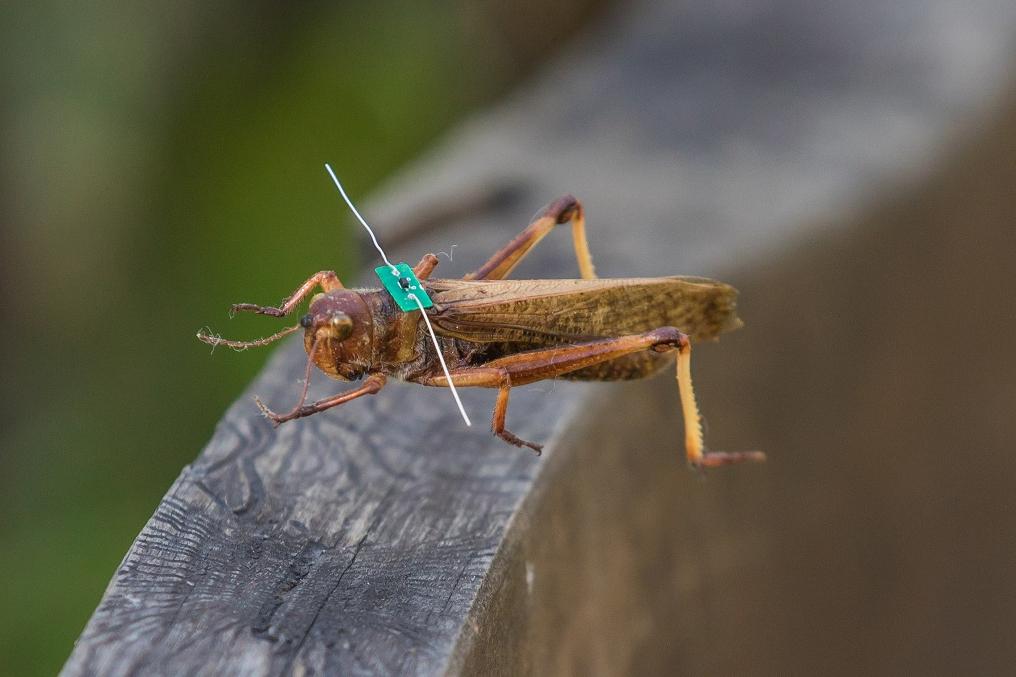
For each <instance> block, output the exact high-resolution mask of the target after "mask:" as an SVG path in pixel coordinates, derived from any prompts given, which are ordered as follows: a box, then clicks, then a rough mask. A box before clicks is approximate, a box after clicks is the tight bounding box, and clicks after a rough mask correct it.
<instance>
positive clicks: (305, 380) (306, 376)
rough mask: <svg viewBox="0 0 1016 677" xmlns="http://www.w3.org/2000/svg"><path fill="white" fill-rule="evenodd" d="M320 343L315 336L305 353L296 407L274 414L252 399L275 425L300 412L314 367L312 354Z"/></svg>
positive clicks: (263, 404) (256, 398) (260, 402)
mask: <svg viewBox="0 0 1016 677" xmlns="http://www.w3.org/2000/svg"><path fill="white" fill-rule="evenodd" d="M320 342H321V339H319V338H318V337H316V336H315V337H314V343H312V344H311V346H310V350H309V351H307V367H306V368H305V369H304V371H303V391H302V392H301V393H300V401H299V402H297V403H296V406H295V407H293V409H292V410H291V411H289V412H288V413H285V414H282V415H279V414H276V413H275V412H273V411H272V410H271V409H269V408H268V407H267V406H265V403H264V402H262V401H261V398H260V397H257V396H255V397H254V401H255V402H256V403H257V405H258V408H259V409H261V413H263V414H264V415H265V416H267V417H268V418H270V419H272V420H273V421H276V425H278V424H279V422H280V421H277V420H276V419H283V420H285V419H288V418H292V417H293V416H295V415H296V413H297V412H298V411H300V409H301V408H302V407H303V404H304V402H306V401H307V391H309V390H310V375H311V370H312V368H313V366H314V354H315V353H317V348H318V344H319V343H320Z"/></svg>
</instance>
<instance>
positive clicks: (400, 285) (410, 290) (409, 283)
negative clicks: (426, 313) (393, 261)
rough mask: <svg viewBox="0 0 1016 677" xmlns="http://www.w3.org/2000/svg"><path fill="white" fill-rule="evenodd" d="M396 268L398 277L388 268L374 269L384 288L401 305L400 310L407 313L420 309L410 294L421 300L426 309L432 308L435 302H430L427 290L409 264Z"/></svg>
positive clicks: (401, 264)
mask: <svg viewBox="0 0 1016 677" xmlns="http://www.w3.org/2000/svg"><path fill="white" fill-rule="evenodd" d="M395 267H396V268H398V270H399V274H398V275H396V274H395V271H393V270H392V269H391V268H389V267H388V266H378V267H377V268H375V269H374V272H375V273H377V276H378V278H379V279H380V280H381V284H383V285H384V288H385V289H387V290H388V293H389V294H391V295H392V298H393V299H395V303H397V304H399V308H401V309H402V310H404V311H406V312H409V311H410V310H419V309H420V306H418V305H416V301H414V300H413V299H411V298H409V295H410V294H413V295H414V296H415V297H416V298H418V299H420V305H422V306H423V307H424V308H430V307H431V306H432V305H434V302H433V301H431V300H430V297H429V296H428V295H427V292H426V290H424V288H423V285H422V284H420V281H419V280H417V279H416V274H415V273H414V272H413V269H412V268H410V267H409V264H408V263H405V262H403V263H400V264H398V265H397V266H395Z"/></svg>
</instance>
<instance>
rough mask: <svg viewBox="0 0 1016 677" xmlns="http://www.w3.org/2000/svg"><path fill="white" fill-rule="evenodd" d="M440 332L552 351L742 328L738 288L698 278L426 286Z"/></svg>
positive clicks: (440, 282) (433, 283)
mask: <svg viewBox="0 0 1016 677" xmlns="http://www.w3.org/2000/svg"><path fill="white" fill-rule="evenodd" d="M424 284H425V286H426V287H427V289H428V291H429V293H430V295H431V298H432V299H433V301H434V308H433V310H432V311H431V312H430V313H429V314H430V317H431V321H432V322H433V323H434V327H435V329H436V330H437V332H438V333H439V334H442V335H444V336H449V337H454V338H461V339H465V340H468V341H474V342H478V343H495V342H510V343H527V344H532V345H551V344H561V343H571V342H576V341H582V340H588V339H590V338H597V337H605V336H621V335H624V334H635V333H639V332H643V331H649V330H650V329H655V328H657V327H677V328H678V329H680V330H681V331H683V332H685V333H686V334H688V335H689V336H691V337H692V339H695V340H703V339H713V338H716V337H717V336H719V334H721V333H722V332H725V331H730V330H732V329H736V328H738V327H740V326H741V320H740V319H738V317H737V313H736V308H735V301H736V297H737V290H736V289H734V288H733V287H731V286H730V285H728V284H724V283H723V282H717V281H715V280H709V279H706V278H700V277H659V278H627V279H598V280H430V281H428V282H426V283H424Z"/></svg>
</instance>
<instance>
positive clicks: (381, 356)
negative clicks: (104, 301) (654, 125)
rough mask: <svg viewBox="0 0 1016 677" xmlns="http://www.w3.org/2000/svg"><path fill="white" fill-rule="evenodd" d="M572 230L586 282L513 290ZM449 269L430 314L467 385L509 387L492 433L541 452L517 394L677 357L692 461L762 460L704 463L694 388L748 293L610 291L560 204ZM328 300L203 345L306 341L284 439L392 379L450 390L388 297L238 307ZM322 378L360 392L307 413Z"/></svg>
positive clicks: (270, 311)
mask: <svg viewBox="0 0 1016 677" xmlns="http://www.w3.org/2000/svg"><path fill="white" fill-rule="evenodd" d="M566 223H571V227H572V239H573V243H574V248H575V256H576V258H577V259H578V265H579V271H580V274H581V277H582V279H579V280H509V279H506V278H507V277H508V275H509V274H510V273H511V272H512V270H513V269H514V268H515V267H516V266H517V265H518V263H519V262H520V261H521V260H522V259H523V258H524V257H525V256H526V254H527V253H528V252H529V251H530V250H531V249H532V248H533V247H534V246H535V245H536V244H537V243H538V242H540V241H541V240H542V239H543V238H544V237H545V236H546V235H547V234H548V233H550V232H551V231H552V230H554V228H555V226H557V225H562V224H566ZM437 265H438V259H437V257H436V256H434V255H433V254H427V255H426V256H424V257H423V259H421V261H420V262H419V263H418V264H417V265H416V266H415V267H414V268H413V272H414V273H415V274H416V277H417V278H418V279H419V280H420V281H421V283H422V285H423V287H424V289H425V290H426V291H427V293H428V295H429V296H430V297H431V299H432V300H433V302H434V305H433V306H432V307H431V308H429V309H428V310H426V311H423V312H426V313H427V314H428V317H429V319H430V323H431V324H432V325H433V327H434V331H435V333H436V336H437V342H438V344H439V345H440V346H441V352H442V355H443V357H444V358H445V362H446V363H447V365H448V369H449V373H450V375H451V377H452V380H453V382H454V385H455V386H458V387H480V388H497V400H496V403H495V405H494V412H493V416H492V419H491V429H492V430H493V433H494V434H495V435H496V436H497V437H499V438H501V439H502V440H504V441H506V442H508V443H509V444H513V445H515V446H519V447H529V448H530V449H532V450H533V451H535V452H536V453H540V451H541V449H542V446H541V445H539V444H536V443H534V442H529V441H526V440H523V439H521V438H519V437H518V436H517V435H515V434H514V433H512V432H511V431H509V430H508V429H507V428H506V427H505V420H506V416H507V412H508V397H509V394H510V392H511V389H512V387H514V386H520V385H525V384H527V383H533V382H535V381H541V380H544V379H553V378H563V379H569V380H579V381H617V380H629V379H637V378H644V377H647V376H650V375H652V374H655V373H656V372H658V371H660V370H661V369H663V368H665V367H666V366H667V365H668V364H670V363H671V362H672V361H675V360H673V358H674V356H675V354H676V357H677V359H676V361H675V362H676V372H677V382H678V391H679V393H680V397H681V409H682V413H683V417H684V430H685V453H686V456H687V459H688V462H689V463H690V464H691V465H692V466H694V467H699V468H701V467H711V466H720V465H726V464H731V463H738V462H742V461H762V460H764V459H765V455H764V454H763V453H762V452H758V451H748V452H706V451H705V450H704V446H703V440H702V428H701V424H700V417H699V411H698V406H697V404H696V402H695V394H694V390H693V389H692V381H691V341H692V339H694V340H696V341H699V340H709V339H715V338H717V337H718V336H719V335H720V334H722V333H723V332H727V331H731V330H733V329H737V328H738V327H740V326H741V324H742V323H741V320H740V319H738V317H737V314H736V309H735V299H736V296H737V290H735V289H734V288H733V287H731V286H730V285H728V284H724V283H722V282H717V281H714V280H709V279H706V278H700V277H659V278H627V279H600V278H597V277H596V274H595V272H594V269H593V261H592V256H591V255H590V253H589V246H588V243H587V241H586V229H585V219H584V215H583V209H582V205H581V204H580V203H579V201H578V200H576V199H575V198H574V197H572V196H570V195H566V196H564V197H561V198H558V199H557V200H555V201H553V202H552V203H550V204H549V205H547V206H546V207H545V208H544V209H542V210H541V211H540V212H539V213H538V214H537V216H536V217H535V218H534V219H533V221H532V222H531V223H530V224H529V226H528V227H526V228H525V229H524V230H523V231H522V232H521V233H520V234H519V235H518V236H517V237H515V238H514V239H513V240H511V241H510V242H508V243H507V244H506V245H505V246H504V247H503V248H502V249H500V250H499V251H498V252H496V253H495V254H494V255H493V256H491V257H490V259H488V260H487V262H486V263H484V264H483V265H482V266H480V267H479V268H478V269H476V270H475V271H474V272H472V273H469V274H468V275H466V276H465V277H463V278H462V279H455V280H452V279H431V273H432V272H433V271H434V269H435V268H436V267H437ZM318 287H320V289H321V292H319V293H317V294H315V295H314V296H313V297H312V298H311V301H310V307H309V309H308V310H309V312H308V313H307V314H305V315H303V316H302V317H301V318H300V321H299V323H298V324H297V325H295V326H293V327H289V328H287V329H284V330H282V331H280V332H278V333H277V334H274V335H272V336H269V337H267V338H264V339H259V340H257V341H230V340H226V339H222V338H219V337H216V336H212V335H210V334H207V333H204V332H202V333H199V334H198V338H199V339H201V340H202V341H205V342H206V343H209V344H212V345H227V346H229V347H232V348H236V349H246V348H250V347H254V346H261V345H266V344H268V343H271V342H273V341H276V340H278V339H280V338H282V337H283V336H286V335H288V334H291V333H294V332H297V331H300V330H301V329H302V330H303V332H304V346H305V348H306V350H307V354H308V359H307V367H306V376H305V379H304V387H303V393H302V395H301V397H300V400H299V402H298V403H297V405H296V406H295V407H294V408H293V409H292V410H290V411H288V412H286V413H281V414H280V413H276V412H274V411H272V410H271V409H269V408H268V407H267V406H265V404H264V403H262V402H261V400H260V399H258V398H255V400H256V402H257V405H258V406H259V407H260V408H261V411H262V412H263V413H264V415H265V416H266V417H267V418H268V419H269V420H270V421H271V422H272V423H273V424H274V425H276V426H278V425H280V424H282V423H284V422H286V421H290V420H292V419H296V418H301V417H304V416H310V415H312V414H316V413H318V412H322V411H324V410H326V409H331V408H332V407H336V406H338V405H340V404H344V403H346V402H349V401H351V400H355V399H356V398H358V397H362V396H364V395H373V394H375V393H377V392H378V391H380V390H381V389H382V388H383V387H384V385H385V383H386V381H387V380H388V379H389V378H396V379H400V380H403V381H408V382H411V383H419V384H421V385H425V386H436V387H448V385H449V383H448V378H447V377H446V376H445V374H444V372H443V371H442V370H441V369H440V368H439V366H438V362H439V361H438V358H437V354H436V349H435V347H434V345H433V344H432V343H431V342H430V341H429V340H428V339H429V336H428V335H427V333H426V329H425V327H424V326H423V323H422V322H421V319H422V318H421V316H420V314H419V313H417V312H402V311H401V310H399V308H398V307H397V306H396V304H395V302H394V300H393V299H392V297H391V295H390V294H389V293H388V292H387V291H385V290H382V289H347V288H346V287H344V286H343V284H342V282H340V281H339V278H338V276H337V275H336V274H335V273H334V272H333V271H330V270H326V271H321V272H319V273H316V274H314V275H312V276H311V277H310V278H309V279H308V280H307V281H306V282H304V283H303V284H302V285H300V287H299V288H298V289H297V290H296V291H295V292H293V294H292V295H290V296H289V298H287V299H286V300H285V301H283V303H282V304H281V305H280V306H279V307H273V306H260V305H256V304H252V303H238V304H235V305H233V306H232V311H233V312H238V311H247V312H253V313H257V314H259V315H269V316H272V317H285V316H287V315H289V314H291V313H292V312H293V311H295V310H296V309H297V307H298V306H299V305H300V303H301V302H302V301H303V300H304V299H305V298H306V297H307V296H308V295H310V294H311V293H313V292H314V291H315V289H317V288H318ZM312 365H317V367H318V369H320V370H321V371H323V372H324V373H325V374H327V375H328V376H330V377H332V378H334V379H337V380H340V381H358V380H361V379H363V383H362V385H360V387H358V388H356V389H354V390H350V391H347V392H343V393H340V394H337V395H333V396H331V397H327V398H325V399H322V400H319V401H317V402H313V403H310V404H307V403H306V399H307V383H308V381H309V380H310V373H311V368H312Z"/></svg>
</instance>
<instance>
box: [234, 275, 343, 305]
mask: <svg viewBox="0 0 1016 677" xmlns="http://www.w3.org/2000/svg"><path fill="white" fill-rule="evenodd" d="M318 285H321V289H323V290H324V291H326V292H330V291H332V290H333V289H343V288H344V287H343V286H342V282H340V281H339V276H338V275H336V274H335V271H334V270H322V271H321V272H318V273H314V274H313V275H311V276H310V277H309V278H308V279H307V281H306V282H304V283H303V284H301V285H300V286H299V287H298V288H297V290H296V291H294V292H293V293H292V294H291V295H290V296H289V298H287V299H286V300H285V301H283V302H282V307H281V308H275V307H273V306H259V305H257V304H256V303H234V304H233V305H232V306H231V307H230V309H229V310H230V312H231V313H235V312H237V311H248V312H252V313H256V314H258V315H271V316H272V317H284V316H286V315H289V314H290V313H291V312H293V309H294V308H296V307H297V306H298V305H300V301H302V300H303V299H304V298H305V297H306V296H307V294H309V293H311V292H312V291H314V288H315V287H317V286H318Z"/></svg>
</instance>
